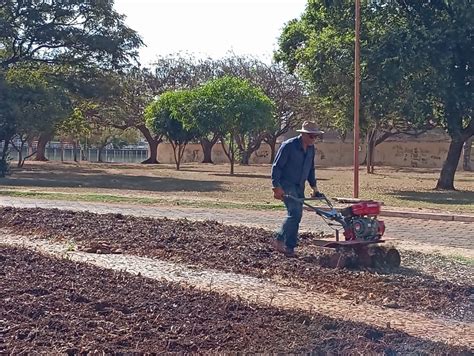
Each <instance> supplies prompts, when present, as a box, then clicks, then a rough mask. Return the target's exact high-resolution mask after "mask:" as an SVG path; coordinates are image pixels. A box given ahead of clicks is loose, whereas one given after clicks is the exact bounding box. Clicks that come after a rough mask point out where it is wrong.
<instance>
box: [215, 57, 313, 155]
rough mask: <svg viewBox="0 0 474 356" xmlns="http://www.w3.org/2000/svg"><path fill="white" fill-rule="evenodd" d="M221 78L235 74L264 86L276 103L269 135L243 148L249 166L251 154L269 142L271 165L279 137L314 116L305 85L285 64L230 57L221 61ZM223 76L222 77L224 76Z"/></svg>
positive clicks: (253, 140) (265, 133)
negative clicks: (304, 119)
mask: <svg viewBox="0 0 474 356" xmlns="http://www.w3.org/2000/svg"><path fill="white" fill-rule="evenodd" d="M218 62H219V63H218V71H219V73H218V74H219V75H220V76H222V75H231V76H234V77H239V78H242V79H246V80H248V81H250V83H252V84H253V85H254V86H257V87H260V88H261V89H262V90H263V92H264V93H265V95H267V96H268V97H269V98H270V99H271V100H272V101H273V102H274V103H275V111H274V113H275V115H274V120H273V124H272V125H271V127H269V129H268V130H267V131H266V132H263V133H261V132H259V133H258V136H256V137H253V138H252V140H251V141H252V143H251V144H250V145H249V147H248V149H247V150H245V149H244V148H243V147H241V148H240V149H241V152H242V163H246V164H248V159H249V158H250V155H251V154H252V153H253V152H254V151H256V150H257V149H258V148H259V146H260V143H261V142H262V140H263V141H265V142H266V143H267V144H268V145H269V146H270V149H271V156H270V162H273V160H274V158H275V147H276V141H277V139H278V137H280V136H281V135H283V134H284V133H286V132H288V130H290V129H293V128H295V127H296V126H298V124H300V123H301V121H302V120H303V118H304V117H308V116H309V115H311V105H310V102H309V98H308V94H307V92H306V90H305V88H304V84H303V82H302V81H301V80H300V79H299V78H298V77H297V76H295V75H294V74H291V73H289V72H288V70H287V69H286V68H285V67H284V66H283V65H281V64H279V63H276V62H272V63H271V64H266V63H264V62H262V61H260V60H258V59H256V58H252V57H245V56H236V55H232V56H228V57H226V58H223V59H222V60H220V61H218ZM221 73H222V74H221Z"/></svg>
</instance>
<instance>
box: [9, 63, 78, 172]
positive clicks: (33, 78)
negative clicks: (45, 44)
mask: <svg viewBox="0 0 474 356" xmlns="http://www.w3.org/2000/svg"><path fill="white" fill-rule="evenodd" d="M49 72H50V68H48V66H44V65H42V66H37V65H25V64H24V65H16V66H11V67H10V68H9V69H8V70H7V71H6V73H7V75H6V77H5V80H6V84H7V85H8V89H7V90H8V91H9V93H10V95H9V97H8V98H6V100H5V103H9V104H8V105H9V106H10V107H16V109H15V110H14V112H13V113H12V116H11V120H12V123H13V125H14V126H13V131H12V132H14V136H12V137H10V142H11V143H12V145H13V147H14V148H15V149H16V150H17V151H18V152H19V161H18V166H19V167H21V166H23V164H24V158H23V157H22V150H23V146H24V144H25V143H26V141H31V140H32V139H33V138H36V137H38V135H40V133H41V132H44V131H45V130H47V129H49V128H50V127H53V126H54V125H55V124H56V123H57V122H58V121H59V120H61V119H63V118H64V117H66V116H67V115H69V112H70V110H71V103H70V100H69V98H68V96H67V95H66V92H65V90H64V88H62V87H61V86H58V85H56V84H55V83H52V82H51V81H50V80H49V78H48V74H49ZM13 138H15V139H18V140H19V141H20V146H19V147H17V146H16V144H15V140H13ZM5 145H6V146H8V142H5Z"/></svg>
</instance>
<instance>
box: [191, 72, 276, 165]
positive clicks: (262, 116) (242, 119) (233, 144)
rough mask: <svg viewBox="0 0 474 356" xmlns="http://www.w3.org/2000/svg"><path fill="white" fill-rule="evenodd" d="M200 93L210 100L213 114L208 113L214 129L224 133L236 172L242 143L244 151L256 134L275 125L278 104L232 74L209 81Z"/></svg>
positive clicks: (224, 139) (222, 139) (200, 89)
mask: <svg viewBox="0 0 474 356" xmlns="http://www.w3.org/2000/svg"><path fill="white" fill-rule="evenodd" d="M197 95H198V97H201V98H202V100H203V101H204V102H205V103H206V107H207V111H208V112H209V113H210V115H206V116H208V117H210V118H211V120H212V124H213V125H214V124H215V129H214V130H215V131H216V132H219V133H220V138H221V143H222V147H223V149H224V152H225V154H226V155H227V157H228V158H229V161H230V165H231V167H230V174H234V164H235V159H236V156H237V154H238V153H239V146H240V147H241V148H243V149H241V151H240V152H244V151H245V149H246V148H247V147H248V145H249V144H250V142H251V138H252V137H255V136H256V133H259V132H263V131H266V130H268V129H269V128H271V127H272V124H273V114H274V112H273V110H274V104H273V102H272V101H271V100H270V99H269V98H268V97H267V96H266V95H265V94H264V93H263V91H262V90H261V89H260V88H257V87H255V86H253V85H251V84H250V83H249V82H248V81H247V80H244V79H240V78H236V77H231V76H224V77H221V78H218V79H214V80H211V81H209V82H207V83H206V84H204V85H203V86H202V87H200V88H199V89H198V94H197ZM206 116H204V115H203V116H202V118H205V117H206ZM198 126H200V124H199V125H198Z"/></svg>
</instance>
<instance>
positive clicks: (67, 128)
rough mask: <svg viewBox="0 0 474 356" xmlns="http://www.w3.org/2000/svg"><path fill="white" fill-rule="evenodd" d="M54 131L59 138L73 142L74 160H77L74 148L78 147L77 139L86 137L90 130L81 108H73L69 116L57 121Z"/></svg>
mask: <svg viewBox="0 0 474 356" xmlns="http://www.w3.org/2000/svg"><path fill="white" fill-rule="evenodd" d="M56 132H57V133H58V135H59V136H60V137H61V139H65V140H68V141H71V142H72V143H73V155H74V162H77V161H78V159H77V152H76V149H77V147H78V144H79V141H80V140H81V139H83V138H86V137H88V136H89V134H90V132H91V126H90V124H89V122H87V120H86V118H85V117H84V114H83V112H82V110H81V109H80V108H74V110H73V112H72V114H71V116H69V117H68V118H66V119H65V120H62V121H61V122H60V123H59V125H58V127H57V128H56Z"/></svg>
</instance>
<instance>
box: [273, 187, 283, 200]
mask: <svg viewBox="0 0 474 356" xmlns="http://www.w3.org/2000/svg"><path fill="white" fill-rule="evenodd" d="M272 190H273V197H274V198H275V199H277V200H283V196H284V195H285V191H284V190H283V188H282V187H276V188H272Z"/></svg>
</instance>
